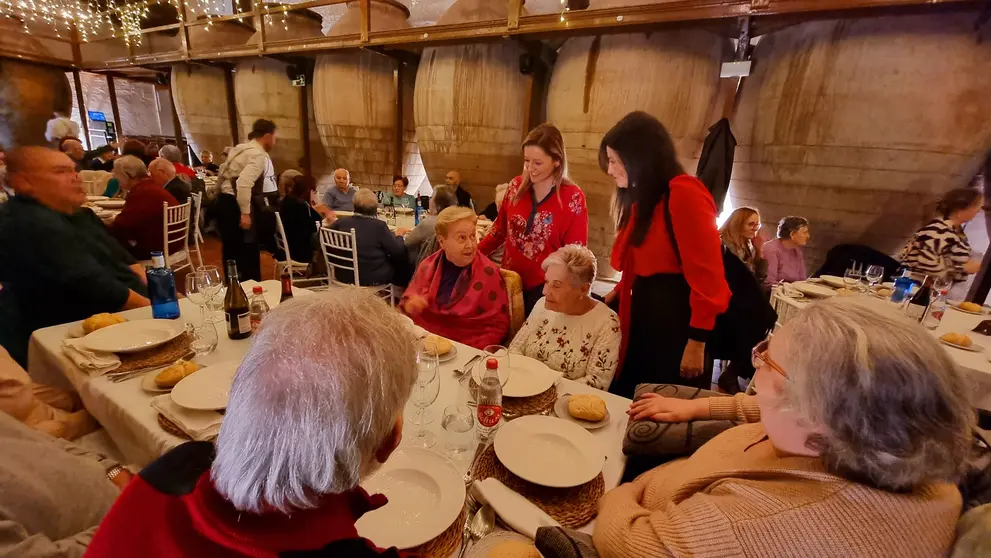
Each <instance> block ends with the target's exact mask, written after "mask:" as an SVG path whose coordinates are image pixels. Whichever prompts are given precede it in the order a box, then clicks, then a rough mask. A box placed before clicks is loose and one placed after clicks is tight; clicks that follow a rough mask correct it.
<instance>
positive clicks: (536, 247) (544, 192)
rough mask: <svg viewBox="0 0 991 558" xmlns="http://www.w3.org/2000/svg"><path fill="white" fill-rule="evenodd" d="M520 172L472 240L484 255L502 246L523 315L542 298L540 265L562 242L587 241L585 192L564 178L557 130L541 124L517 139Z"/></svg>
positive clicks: (564, 164)
mask: <svg viewBox="0 0 991 558" xmlns="http://www.w3.org/2000/svg"><path fill="white" fill-rule="evenodd" d="M523 161H524V170H523V174H522V175H521V176H517V177H516V178H514V179H513V180H512V181H511V182H510V183H509V190H508V191H507V192H506V197H505V198H504V199H503V202H502V206H501V207H500V208H499V215H498V216H497V217H496V220H495V223H493V225H492V229H491V230H490V231H489V234H488V235H486V237H485V238H483V239H482V241H481V242H480V243H479V244H478V249H479V251H481V252H482V253H483V254H485V255H486V256H488V255H489V254H491V253H492V252H493V251H495V250H496V249H497V248H499V246H503V244H505V253H504V255H503V257H502V267H504V268H505V269H509V270H511V271H515V272H516V273H519V274H520V278H521V279H522V280H523V301H524V306H525V309H526V313H527V315H529V314H530V311H531V310H532V309H533V306H534V304H536V303H537V300H539V299H540V297H541V296H542V292H541V289H542V288H543V285H544V272H543V269H542V268H541V264H542V263H543V262H544V259H545V258H547V256H549V255H551V254H552V253H553V252H554V251H555V250H557V249H558V248H561V247H562V246H567V245H568V244H574V243H578V244H582V245H585V244H588V210H587V209H586V207H585V194H583V193H582V191H581V189H580V188H579V187H578V186H575V185H574V184H572V183H571V181H569V180H568V179H567V178H566V177H565V174H566V173H567V168H568V160H567V158H566V157H565V153H564V139H563V138H562V137H561V131H560V130H558V129H557V128H555V127H554V126H553V125H552V124H541V125H540V126H537V127H536V128H534V129H533V131H531V132H530V133H529V134H528V135H527V137H526V140H525V141H524V142H523Z"/></svg>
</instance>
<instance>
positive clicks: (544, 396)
mask: <svg viewBox="0 0 991 558" xmlns="http://www.w3.org/2000/svg"><path fill="white" fill-rule="evenodd" d="M468 389H469V390H471V396H472V398H473V399H475V400H478V384H476V383H475V379H474V378H472V379H471V380H469V384H468ZM556 401H557V386H551V387H549V388H547V390H545V391H544V392H543V393H538V394H537V395H533V396H530V397H507V396H505V395H504V396H503V397H502V412H503V413H507V414H510V415H512V418H517V417H522V416H524V415H539V414H542V413H548V412H550V411H551V410H552V409H553V408H554V403H555V402H556ZM506 418H507V420H509V417H506Z"/></svg>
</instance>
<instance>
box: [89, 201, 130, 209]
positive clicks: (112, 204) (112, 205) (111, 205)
mask: <svg viewBox="0 0 991 558" xmlns="http://www.w3.org/2000/svg"><path fill="white" fill-rule="evenodd" d="M93 205H95V206H97V207H102V208H104V209H120V208H122V207H124V200H100V201H95V202H93Z"/></svg>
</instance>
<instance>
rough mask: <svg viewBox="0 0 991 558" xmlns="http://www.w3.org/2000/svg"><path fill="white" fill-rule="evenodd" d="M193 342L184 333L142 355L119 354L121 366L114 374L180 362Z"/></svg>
mask: <svg viewBox="0 0 991 558" xmlns="http://www.w3.org/2000/svg"><path fill="white" fill-rule="evenodd" d="M192 342H193V339H192V337H191V336H190V335H189V334H188V333H183V334H182V335H180V336H179V337H176V338H175V339H173V340H171V341H169V342H168V343H165V344H162V345H159V346H157V347H155V348H154V349H148V350H147V351H141V352H140V353H128V354H118V355H117V356H119V357H120V366H118V367H117V368H115V369H114V372H115V373H116V372H130V371H131V370H137V369H139V368H146V367H148V366H159V365H161V366H164V365H166V364H172V363H173V362H175V361H177V360H179V359H180V358H181V357H182V356H183V355H184V354H186V353H188V352H189V345H190V344H191V343H192Z"/></svg>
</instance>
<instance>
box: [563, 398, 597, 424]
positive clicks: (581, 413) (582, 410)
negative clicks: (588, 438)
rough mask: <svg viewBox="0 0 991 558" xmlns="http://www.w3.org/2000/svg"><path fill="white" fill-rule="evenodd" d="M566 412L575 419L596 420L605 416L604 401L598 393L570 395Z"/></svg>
mask: <svg viewBox="0 0 991 558" xmlns="http://www.w3.org/2000/svg"><path fill="white" fill-rule="evenodd" d="M568 413H569V414H570V415H571V416H573V417H575V418H576V419H582V420H590V421H593V422H598V421H600V420H602V419H604V418H606V402H605V401H603V400H602V398H601V397H599V396H598V395H591V394H588V393H584V394H581V395H572V396H570V397H568Z"/></svg>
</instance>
